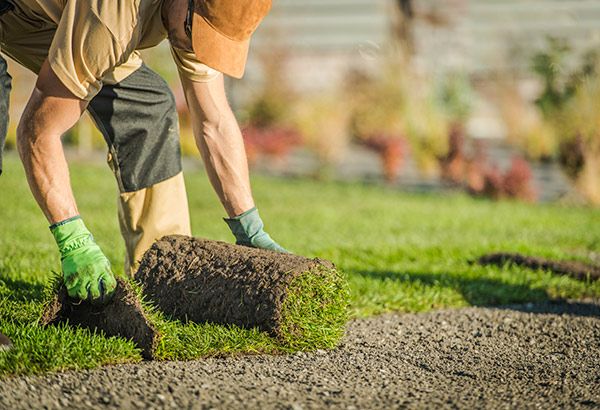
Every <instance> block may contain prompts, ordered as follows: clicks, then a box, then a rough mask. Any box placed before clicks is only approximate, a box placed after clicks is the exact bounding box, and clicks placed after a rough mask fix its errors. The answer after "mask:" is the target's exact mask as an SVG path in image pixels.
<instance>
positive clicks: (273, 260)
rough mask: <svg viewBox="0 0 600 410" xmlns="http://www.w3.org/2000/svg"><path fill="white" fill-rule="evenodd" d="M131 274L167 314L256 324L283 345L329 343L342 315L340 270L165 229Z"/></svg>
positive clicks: (344, 296)
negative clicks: (174, 232)
mask: <svg viewBox="0 0 600 410" xmlns="http://www.w3.org/2000/svg"><path fill="white" fill-rule="evenodd" d="M135 279H136V281H137V282H138V283H139V284H140V285H141V286H142V292H143V294H144V297H145V298H146V299H148V300H149V301H150V302H151V303H152V304H153V305H155V306H156V307H157V308H158V309H159V310H161V311H162V312H163V313H164V314H166V315H168V316H170V317H171V318H173V319H177V320H181V321H183V322H186V321H192V322H196V323H215V324H222V325H236V326H239V327H244V328H255V327H256V328H258V329H260V330H262V331H266V332H268V333H269V334H270V335H272V336H274V337H275V338H276V339H277V341H278V343H280V344H281V345H282V346H284V347H288V348H291V349H306V350H310V349H319V348H331V347H334V346H335V345H336V344H337V343H338V342H339V340H340V339H341V337H342V336H343V333H344V328H345V324H346V320H347V305H348V299H349V294H348V288H347V284H346V281H345V278H344V277H343V276H342V275H341V274H340V272H338V271H337V270H336V268H335V266H334V265H333V263H331V262H328V261H325V260H321V259H309V258H305V257H302V256H297V255H292V254H283V253H278V252H273V251H267V250H261V249H254V248H249V247H245V246H238V245H231V244H227V243H224V242H218V241H210V240H204V239H198V238H190V237H187V236H179V235H173V236H167V237H164V238H162V239H161V240H160V241H157V242H156V243H154V245H153V246H152V247H151V248H150V249H149V250H148V251H147V252H146V254H145V255H144V257H143V259H142V261H141V264H140V267H139V269H138V271H137V272H136V274H135Z"/></svg>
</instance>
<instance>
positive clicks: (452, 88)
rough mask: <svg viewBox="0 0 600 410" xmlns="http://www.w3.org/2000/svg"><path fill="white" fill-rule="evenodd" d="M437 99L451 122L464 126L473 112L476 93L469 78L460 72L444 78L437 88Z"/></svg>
mask: <svg viewBox="0 0 600 410" xmlns="http://www.w3.org/2000/svg"><path fill="white" fill-rule="evenodd" d="M436 99H437V100H438V103H439V104H440V109H441V110H442V111H443V112H444V113H445V114H446V116H447V117H448V119H449V120H450V122H452V123H453V124H460V125H464V123H465V122H466V121H467V119H468V118H469V115H470V114H471V112H472V110H473V100H474V93H473V88H472V86H471V82H470V81H469V78H468V77H467V76H466V75H465V74H463V73H459V72H455V73H450V74H448V75H445V76H443V77H442V79H441V81H440V82H439V83H438V85H437V88H436Z"/></svg>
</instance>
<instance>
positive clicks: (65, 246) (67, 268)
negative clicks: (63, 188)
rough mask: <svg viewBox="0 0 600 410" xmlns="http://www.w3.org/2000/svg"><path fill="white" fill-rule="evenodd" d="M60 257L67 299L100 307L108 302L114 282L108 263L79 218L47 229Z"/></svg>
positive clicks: (114, 285) (113, 288)
mask: <svg viewBox="0 0 600 410" xmlns="http://www.w3.org/2000/svg"><path fill="white" fill-rule="evenodd" d="M50 230H51V231H52V235H54V239H55V240H56V244H57V245H58V249H59V250H60V255H61V264H62V271H63V277H64V280H65V286H66V287H67V292H68V294H69V296H70V297H72V298H75V299H80V300H88V301H91V302H92V303H98V304H103V303H105V302H107V301H108V300H110V297H111V296H112V294H113V292H114V290H115V288H116V286H117V282H116V280H115V277H114V275H113V273H112V271H111V268H110V262H109V261H108V259H107V258H106V256H104V254H103V253H102V250H100V247H99V246H98V245H97V244H96V242H95V241H94V237H93V236H92V234H91V233H90V231H88V230H87V228H86V227H85V225H84V223H83V220H82V219H81V218H80V217H78V216H77V217H74V218H69V219H67V220H65V221H63V222H59V223H57V224H54V225H52V226H51V227H50Z"/></svg>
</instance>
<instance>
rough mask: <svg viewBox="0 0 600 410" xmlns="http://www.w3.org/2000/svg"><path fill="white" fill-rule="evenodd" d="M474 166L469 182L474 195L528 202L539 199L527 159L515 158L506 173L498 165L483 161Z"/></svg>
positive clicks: (470, 190) (469, 187) (477, 161)
mask: <svg viewBox="0 0 600 410" xmlns="http://www.w3.org/2000/svg"><path fill="white" fill-rule="evenodd" d="M472 166H473V167H472V168H471V173H470V175H469V180H468V191H469V192H470V193H471V194H472V195H475V196H481V197H486V198H490V199H494V200H499V199H518V200H520V201H526V202H533V201H535V200H536V199H537V194H536V192H535V190H534V189H533V186H532V179H533V174H532V172H531V167H530V166H529V163H528V162H527V161H526V160H525V159H523V158H521V157H518V156H515V157H514V158H513V159H512V162H511V165H510V167H509V168H508V169H507V170H506V172H504V173H502V171H501V170H500V168H499V167H498V166H497V165H496V164H492V165H486V164H485V161H484V160H481V159H479V160H476V161H474V162H473V163H472Z"/></svg>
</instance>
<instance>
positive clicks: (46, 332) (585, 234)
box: [0, 155, 600, 374]
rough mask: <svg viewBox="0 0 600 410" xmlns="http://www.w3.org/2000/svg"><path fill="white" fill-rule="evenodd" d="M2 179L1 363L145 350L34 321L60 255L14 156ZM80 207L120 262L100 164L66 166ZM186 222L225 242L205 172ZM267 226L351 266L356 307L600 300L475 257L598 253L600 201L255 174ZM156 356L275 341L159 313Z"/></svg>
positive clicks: (49, 364) (594, 287)
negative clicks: (510, 197) (491, 196)
mask: <svg viewBox="0 0 600 410" xmlns="http://www.w3.org/2000/svg"><path fill="white" fill-rule="evenodd" d="M4 169H5V174H4V175H2V176H1V177H0V215H1V216H2V217H1V218H0V331H2V332H4V333H6V334H7V335H8V336H10V337H11V338H12V339H13V341H14V342H15V349H13V350H12V351H11V352H9V353H0V374H19V373H35V372H41V371H49V370H65V369H82V368H93V367H97V366H99V365H103V364H111V363H124V362H133V361H139V360H141V359H140V355H139V352H138V351H137V350H136V348H135V347H134V346H133V345H132V344H131V343H129V342H127V341H125V340H122V339H116V338H111V339H107V338H105V337H103V336H102V335H94V334H92V333H90V332H88V331H83V330H76V329H72V328H69V327H58V328H47V329H42V328H40V327H39V326H37V325H36V321H37V319H38V317H39V315H40V313H41V309H42V302H43V301H44V300H45V299H46V293H45V292H47V289H46V286H47V284H48V281H49V279H50V278H51V277H52V271H55V272H56V271H59V269H60V264H59V258H58V254H57V252H56V247H55V244H54V242H53V240H52V237H51V235H50V232H49V230H48V228H47V224H46V221H45V219H44V217H43V216H42V214H41V212H40V211H39V210H38V208H37V205H36V204H35V202H34V200H33V198H32V196H31V194H30V193H29V188H28V187H27V183H26V180H25V177H24V174H23V172H22V169H21V165H20V163H19V162H18V161H17V159H16V157H15V156H14V155H8V157H7V158H6V161H5V166H4ZM71 171H72V179H73V187H74V190H75V193H76V196H77V198H78V202H79V206H80V212H81V214H82V215H83V217H84V219H85V221H86V223H87V225H88V227H89V228H90V229H91V230H92V232H93V233H94V235H95V237H96V239H97V241H98V242H99V243H100V246H101V247H102V248H103V249H104V251H105V252H106V253H107V255H108V257H109V258H110V259H111V261H112V262H113V266H114V268H115V270H117V271H120V272H122V271H123V267H122V261H123V255H124V254H123V252H124V251H123V243H122V240H121V239H120V235H119V230H118V224H117V220H116V216H115V215H116V195H117V188H116V186H115V183H114V181H113V178H112V176H111V173H110V171H109V170H108V168H107V167H106V166H103V165H102V164H98V163H94V164H90V165H84V164H81V163H79V164H78V163H74V164H73V165H72V168H71ZM186 181H187V186H188V193H189V200H190V208H191V213H192V223H193V231H194V234H195V235H197V236H202V237H206V238H210V239H217V240H225V241H230V242H231V240H232V237H231V234H230V233H229V231H228V228H227V226H226V225H225V223H224V222H223V221H222V220H221V218H222V217H223V216H224V214H223V210H222V208H221V206H220V204H219V202H218V200H217V198H216V196H215V194H214V193H213V192H212V190H211V188H210V186H209V183H208V181H207V179H206V176H205V175H204V174H203V173H201V172H188V173H187V178H186ZM253 186H254V191H255V196H256V200H257V203H258V205H259V209H260V210H261V215H262V216H263V219H264V220H265V223H266V227H267V230H268V232H269V233H270V234H271V235H272V236H273V237H274V238H276V240H278V241H279V242H281V243H282V244H283V245H284V246H286V247H288V248H289V249H291V250H293V251H294V252H296V253H300V254H303V255H306V256H318V257H322V258H326V259H330V260H332V261H334V262H335V263H336V264H337V266H338V268H339V269H340V270H342V271H344V272H345V273H346V274H347V275H348V279H349V282H350V293H351V314H352V315H353V316H367V315H372V314H377V313H382V312H386V311H404V312H415V311H426V310H431V309H438V308H446V307H460V306H469V305H500V304H508V303H516V302H534V301H543V300H547V299H550V298H582V297H599V296H600V283H585V282H579V281H576V280H573V279H570V278H567V277H560V276H556V275H552V274H550V273H547V272H536V271H530V270H526V269H521V268H510V269H500V268H496V267H481V266H476V265H470V264H469V263H468V261H469V260H470V259H474V258H476V257H478V256H480V255H481V254H483V253H487V252H493V251H513V252H522V253H525V254H531V255H539V256H545V257H553V258H566V259H582V260H585V259H586V257H587V255H589V254H590V252H600V211H599V210H595V209H591V208H585V207H578V208H575V207H563V206H560V205H527V204H520V203H512V202H500V203H494V202H489V201H483V200H474V199H471V198H469V197H467V196H463V195H450V196H441V195H417V194H406V193H400V192H397V191H394V190H391V189H386V188H383V187H374V186H364V185H360V184H346V183H317V182H314V181H310V180H281V179H271V178H263V177H256V178H254V181H253ZM160 327H161V330H162V333H163V334H164V337H165V339H164V341H163V343H162V344H161V346H160V347H159V352H158V354H159V357H160V358H162V359H191V358H195V357H200V356H204V355H214V354H223V353H236V352H265V351H267V352H276V351H278V348H277V346H275V345H274V343H273V341H272V340H271V339H270V338H268V337H267V336H266V335H264V334H262V333H260V332H257V331H254V330H242V329H237V328H226V327H222V326H214V325H193V324H189V325H182V324H179V323H175V322H169V321H166V320H164V319H162V322H161V325H160Z"/></svg>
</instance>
